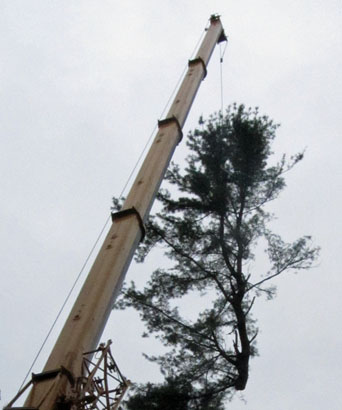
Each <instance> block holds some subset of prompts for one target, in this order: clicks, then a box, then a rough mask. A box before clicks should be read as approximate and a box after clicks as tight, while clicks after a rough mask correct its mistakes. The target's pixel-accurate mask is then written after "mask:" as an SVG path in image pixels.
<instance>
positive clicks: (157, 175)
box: [25, 16, 225, 410]
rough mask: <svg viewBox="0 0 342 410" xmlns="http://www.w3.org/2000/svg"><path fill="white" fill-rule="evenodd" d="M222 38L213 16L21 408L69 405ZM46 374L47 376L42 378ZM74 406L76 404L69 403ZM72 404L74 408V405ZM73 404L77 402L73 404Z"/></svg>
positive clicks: (217, 19)
mask: <svg viewBox="0 0 342 410" xmlns="http://www.w3.org/2000/svg"><path fill="white" fill-rule="evenodd" d="M223 40H225V36H224V31H223V28H222V24H221V21H220V19H219V17H218V16H212V17H211V18H210V26H209V28H208V29H207V31H206V35H205V37H204V39H203V41H202V44H201V46H200V48H199V50H198V53H197V55H196V57H195V58H194V59H193V60H191V61H189V68H188V71H187V74H186V76H185V78H184V80H183V82H182V84H181V86H180V88H179V91H178V93H177V95H176V97H175V99H174V101H173V104H172V106H171V108H170V110H169V112H168V114H167V117H166V119H164V120H162V121H159V124H158V125H159V130H158V133H157V135H156V137H155V139H154V141H153V144H152V146H151V148H150V151H149V152H148V154H147V156H146V158H145V160H144V163H143V165H142V167H141V169H140V171H139V174H138V176H137V177H136V179H135V181H134V183H133V186H132V188H131V191H130V192H129V194H128V196H127V199H126V201H125V203H124V205H123V208H122V210H121V211H120V212H118V213H116V214H114V215H113V224H112V226H111V228H110V230H109V232H108V234H107V237H106V239H105V240H104V243H103V245H102V247H101V250H100V251H99V253H98V256H97V258H96V260H95V262H94V264H93V266H92V268H91V270H90V272H89V274H88V277H87V279H86V281H85V283H84V285H83V288H82V289H81V291H80V294H79V296H78V298H77V300H76V302H75V304H74V306H73V308H72V310H71V313H70V315H69V317H68V319H67V320H66V323H65V325H64V328H63V329H62V331H61V333H60V336H59V338H58V340H57V342H56V344H55V346H54V348H53V350H52V352H51V354H50V356H49V359H48V361H47V363H46V365H45V367H44V370H43V372H42V373H41V376H42V377H40V378H39V377H37V375H36V377H35V380H36V381H35V382H34V383H33V387H32V389H31V392H30V393H29V396H28V398H27V400H26V403H25V406H26V407H29V408H36V409H40V410H53V409H70V408H71V406H72V405H73V404H72V401H71V400H69V399H68V398H69V397H71V396H72V388H73V383H74V382H75V381H77V380H79V378H81V377H82V357H83V353H84V352H88V351H91V350H94V349H95V348H96V347H97V345H98V343H99V339H100V337H101V334H102V332H103V329H104V326H105V324H106V322H107V320H108V317H109V314H110V312H111V310H112V307H113V304H114V301H115V299H116V296H117V295H118V293H119V291H120V289H121V285H122V282H123V280H124V278H125V274H126V271H127V269H128V266H129V264H130V262H131V260H132V257H133V254H134V251H135V250H136V248H137V246H138V244H139V241H140V240H141V239H142V237H143V235H144V222H145V221H146V219H147V217H148V215H149V211H150V209H151V206H152V204H153V201H154V199H155V196H156V193H157V191H158V189H159V186H160V184H161V181H162V180H163V177H164V174H165V171H166V169H167V166H168V164H169V162H170V160H171V157H172V155H173V152H174V150H175V148H176V146H177V144H178V143H179V141H180V140H181V138H182V127H183V125H184V122H185V120H186V118H187V115H188V113H189V110H190V107H191V105H192V102H193V100H194V98H195V95H196V93H197V90H198V88H199V86H200V83H201V80H202V79H203V78H204V77H205V75H206V66H207V64H208V62H209V59H210V56H211V54H212V52H213V50H214V48H215V45H216V43H218V42H220V41H223ZM44 375H46V377H44ZM74 405H75V403H74ZM73 408H74V407H73ZM75 408H77V405H76V407H75Z"/></svg>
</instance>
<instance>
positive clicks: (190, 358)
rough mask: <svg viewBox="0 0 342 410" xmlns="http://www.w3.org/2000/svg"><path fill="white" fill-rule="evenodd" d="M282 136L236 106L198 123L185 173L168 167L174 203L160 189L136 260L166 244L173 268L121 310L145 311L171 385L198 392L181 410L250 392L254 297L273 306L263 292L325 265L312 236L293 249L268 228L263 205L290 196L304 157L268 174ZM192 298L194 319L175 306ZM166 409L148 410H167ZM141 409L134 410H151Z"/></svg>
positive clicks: (131, 294)
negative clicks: (257, 262) (263, 255)
mask: <svg viewBox="0 0 342 410" xmlns="http://www.w3.org/2000/svg"><path fill="white" fill-rule="evenodd" d="M276 128H277V125H275V124H273V122H272V121H270V120H269V119H268V118H267V117H266V116H259V114H258V112H257V110H255V111H252V110H251V109H248V110H246V109H245V108H244V106H235V105H234V106H233V107H229V108H228V110H227V112H226V115H224V116H222V115H221V114H217V115H215V116H213V117H211V118H210V119H209V120H208V121H203V120H202V119H201V120H200V127H199V128H198V129H196V130H195V131H194V132H192V133H190V135H189V137H188V142H187V145H188V147H189V149H190V155H189V156H188V158H187V167H186V168H185V170H184V171H183V172H181V170H180V168H179V167H178V166H177V165H175V164H172V165H171V167H170V168H169V170H168V172H167V175H166V180H167V181H168V183H169V184H171V188H172V195H171V193H170V192H168V191H167V190H165V189H163V190H160V192H159V194H158V200H159V201H160V203H161V204H162V210H161V212H159V213H158V214H157V215H155V216H154V217H152V218H151V219H150V223H149V225H148V238H147V240H146V241H145V243H143V244H142V246H141V247H140V249H139V251H138V254H137V260H139V261H143V260H144V258H145V256H146V255H147V253H148V252H149V251H150V249H151V248H153V247H154V246H155V245H157V244H160V245H162V246H164V247H165V254H166V255H167V256H168V258H169V259H170V260H171V261H173V266H172V268H170V269H158V270H157V271H155V272H153V274H152V276H151V279H150V281H149V282H148V283H147V285H146V287H145V288H144V289H143V290H142V291H140V290H137V289H136V288H135V286H134V284H132V285H131V287H130V288H128V289H125V290H124V292H123V295H122V298H121V300H120V301H119V303H118V306H119V307H121V308H125V307H128V306H133V307H134V308H135V309H137V310H138V311H139V312H140V315H141V318H142V320H143V321H144V322H145V324H146V327H147V333H148V334H155V335H156V336H157V337H158V338H159V339H160V340H161V341H162V343H163V344H164V345H165V346H167V347H168V348H169V349H170V350H169V352H168V353H166V354H164V355H162V356H159V357H150V358H149V359H150V360H152V361H155V362H157V363H159V365H160V367H161V370H162V372H163V373H164V374H165V376H166V377H168V378H169V380H170V379H172V380H178V381H179V383H178V384H177V386H178V387H179V386H181V385H183V386H184V383H183V384H182V383H180V381H182V380H185V381H186V382H187V383H189V384H190V385H191V392H190V393H191V397H192V401H191V400H190V402H188V403H187V404H186V407H182V405H183V404H179V407H176V408H179V409H183V408H186V409H196V408H197V407H196V398H198V399H199V400H200V398H201V397H202V398H203V397H206V399H207V400H208V402H209V403H210V402H211V403H214V402H215V406H216V407H214V408H216V409H219V408H220V407H219V405H220V403H222V400H223V399H224V398H227V397H228V396H229V395H230V394H231V391H232V388H234V389H235V390H243V389H244V388H245V386H246V383H247V379H248V369H249V360H250V358H251V357H252V356H254V355H255V354H256V347H255V339H256V336H257V328H256V326H255V320H254V319H253V318H252V315H251V311H252V306H253V303H254V300H255V297H257V296H259V295H260V294H265V295H266V296H267V297H269V298H270V297H272V296H273V294H274V289H275V288H274V285H271V286H268V287H265V285H266V284H267V282H268V281H270V280H271V279H273V278H275V277H277V276H278V275H280V274H281V273H282V272H284V271H288V270H294V271H298V270H300V269H307V268H309V267H310V266H311V264H312V262H313V261H314V260H315V258H316V256H317V253H318V249H317V248H313V247H311V245H310V238H309V237H303V238H300V239H298V240H297V241H295V242H294V243H290V244H288V243H285V242H283V241H282V239H281V238H280V237H279V236H277V235H275V234H273V233H272V232H270V231H269V229H268V228H267V227H266V225H267V222H268V221H269V220H270V219H271V216H270V214H269V213H268V212H267V211H266V210H265V205H266V204H267V203H268V202H270V201H272V200H273V199H275V198H276V197H277V196H278V195H279V193H280V192H281V190H282V189H283V188H284V187H285V182H284V178H283V174H284V172H286V171H288V170H289V169H291V168H292V167H293V166H294V165H295V164H296V163H297V162H298V161H299V160H300V159H302V157H303V154H299V155H297V156H295V157H292V158H290V159H289V160H286V158H285V156H283V158H282V159H281V161H280V162H279V163H277V164H275V165H272V166H271V165H269V157H270V155H271V154H272V152H271V143H272V140H273V139H274V137H275V131H276ZM175 192H176V193H175ZM261 239H264V240H263V242H262V243H265V244H266V246H267V249H266V252H267V255H268V257H269V262H270V263H269V266H268V267H266V268H265V271H264V272H262V275H259V272H253V265H252V262H253V259H254V255H253V251H254V250H255V246H256V244H257V242H258V241H259V240H261ZM205 295H206V296H205ZM185 298H188V299H189V298H192V299H191V301H193V304H194V305H195V306H197V307H198V312H197V318H196V319H194V320H190V319H187V318H185V317H183V316H182V315H181V313H180V310H179V308H178V307H177V306H178V304H181V300H180V301H177V299H185ZM209 301H210V302H209ZM176 302H177V303H176ZM203 303H204V304H203ZM165 386H166V387H165ZM165 386H164V385H163V386H156V387H153V386H150V385H147V386H145V393H144V394H145V399H146V400H147V395H149V394H152V393H153V394H159V395H160V397H161V398H162V397H164V396H163V394H164V393H163V392H164V390H163V389H164V388H168V389H171V390H172V388H174V387H175V385H172V386H171V385H170V384H169V382H166V385H165ZM234 389H233V390H234ZM176 390H177V388H176ZM185 391H186V393H187V394H188V393H189V391H188V390H186V389H185ZM178 392H179V394H180V395H182V394H183V393H184V389H183V390H182V389H180V390H179V391H178ZM190 393H189V394H190ZM139 397H144V396H141V395H140V396H139ZM131 400H132V403H133V402H134V397H133V398H132V399H131ZM215 400H216V401H215ZM161 403H162V402H160V405H159V407H158V405H156V406H157V407H150V408H151V409H152V408H156V409H164V408H167V407H165V406H166V404H165V405H164V404H163V405H162V404H161ZM180 403H181V401H180ZM139 406H140V407H139ZM139 406H136V407H134V406H133V407H130V409H132V410H133V409H138V408H139V409H142V408H144V407H141V406H142V404H141V405H139ZM146 408H147V407H146ZM174 408H175V407H174ZM198 408H201V409H204V408H206V407H203V404H202V407H198ZM208 408H209V407H208Z"/></svg>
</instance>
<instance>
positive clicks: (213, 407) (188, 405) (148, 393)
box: [126, 378, 223, 410]
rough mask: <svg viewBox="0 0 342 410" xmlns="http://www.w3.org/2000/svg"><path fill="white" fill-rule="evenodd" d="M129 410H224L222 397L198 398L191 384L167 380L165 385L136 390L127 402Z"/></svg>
mask: <svg viewBox="0 0 342 410" xmlns="http://www.w3.org/2000/svg"><path fill="white" fill-rule="evenodd" d="M126 408H127V410H137V409H139V410H154V409H155V410H161V409H163V410H189V409H198V410H223V407H222V405H221V399H220V397H216V398H214V399H212V398H211V397H206V396H205V395H203V396H202V397H199V398H198V397H196V395H195V394H194V388H193V387H192V386H191V383H189V382H181V381H180V380H176V379H171V378H167V379H166V380H165V382H164V383H163V384H157V385H153V384H151V383H147V384H146V385H144V386H142V387H140V388H136V389H135V394H134V395H133V396H132V397H131V398H130V399H129V400H128V401H127V402H126Z"/></svg>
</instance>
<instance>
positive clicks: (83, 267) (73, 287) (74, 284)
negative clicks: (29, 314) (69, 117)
mask: <svg viewBox="0 0 342 410" xmlns="http://www.w3.org/2000/svg"><path fill="white" fill-rule="evenodd" d="M110 219H111V216H109V217H108V218H107V220H106V222H105V224H104V226H103V228H102V229H101V231H100V233H99V235H98V236H97V238H96V240H95V242H94V245H93V246H92V248H91V250H90V252H89V254H88V256H87V257H86V259H85V261H84V263H83V265H82V267H81V270H80V271H79V273H78V275H77V277H76V279H75V281H74V283H73V285H72V286H71V289H70V290H69V293H68V294H67V297H66V298H65V300H64V302H63V304H62V306H61V308H60V309H59V311H58V313H57V316H56V318H55V320H54V321H53V323H52V325H51V327H50V329H49V331H48V333H47V335H46V336H45V339H44V341H43V343H42V345H41V347H40V348H39V350H38V353H37V354H36V356H35V358H34V360H33V362H32V364H31V367H30V368H29V370H28V372H27V374H26V376H25V378H24V380H23V382H22V384H21V386H20V388H19V391H20V390H21V389H22V387H23V385H24V383H25V382H26V380H27V378H28V376H29V374H30V372H31V370H32V368H33V366H34V365H35V364H36V361H37V360H38V357H39V355H40V353H41V351H42V350H43V348H44V346H45V344H46V342H47V340H48V338H49V336H50V334H51V332H52V331H53V329H54V327H55V325H56V323H57V320H58V319H59V317H60V315H61V314H62V312H63V310H64V307H65V305H66V304H67V302H68V300H69V299H70V296H71V294H72V291H73V290H74V289H75V286H76V284H77V282H78V280H79V279H80V277H81V275H82V273H83V271H84V269H85V267H86V265H87V263H88V261H89V259H90V257H91V256H92V254H93V252H94V249H95V248H96V246H97V244H98V242H99V240H100V238H101V236H102V234H103V232H104V230H105V228H106V226H107V224H108V222H109V220H110Z"/></svg>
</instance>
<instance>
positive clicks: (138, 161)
mask: <svg viewBox="0 0 342 410" xmlns="http://www.w3.org/2000/svg"><path fill="white" fill-rule="evenodd" d="M206 29H207V28H205V30H204V31H202V33H201V36H200V37H199V40H198V41H197V43H196V46H195V47H194V50H193V51H192V53H191V58H192V57H193V55H194V54H195V52H196V51H197V49H198V46H199V44H200V42H201V40H202V38H203V36H204V33H205V31H206ZM187 68H188V66H187V65H186V66H185V68H184V69H183V71H182V73H181V75H180V77H179V79H178V81H177V83H176V85H175V87H174V88H173V91H172V93H171V95H170V97H169V98H168V100H167V102H166V104H165V106H164V108H163V110H162V112H161V114H160V118H162V117H163V115H164V113H165V111H166V109H167V108H168V106H169V104H170V101H171V99H172V98H173V96H174V95H175V93H176V91H177V89H178V87H179V84H180V83H181V81H182V79H183V77H184V74H185V72H186V70H187ZM156 128H157V124H156V125H155V126H154V127H153V130H152V132H151V134H150V136H149V138H148V140H147V142H146V144H145V145H144V147H143V149H142V151H141V153H140V155H139V157H138V159H137V161H136V163H135V165H134V167H133V169H132V171H131V172H130V174H129V176H128V178H127V181H126V182H125V184H124V186H123V188H122V190H121V193H120V196H119V199H121V198H122V196H123V194H124V192H125V190H126V188H127V186H128V184H129V182H130V181H131V179H132V177H133V175H134V173H135V171H136V169H137V167H138V165H139V163H140V161H141V159H142V157H143V155H144V153H145V151H146V149H147V147H148V146H149V144H150V142H151V140H152V137H153V135H154V133H155V131H156ZM110 219H111V215H109V216H108V217H107V219H106V221H105V223H104V225H103V227H102V229H101V231H100V233H99V234H98V236H97V238H96V240H95V242H94V244H93V246H92V247H91V249H90V252H89V253H88V256H87V257H86V259H85V261H84V263H83V265H82V267H81V269H80V271H79V273H78V275H77V277H76V279H75V280H74V283H73V284H72V286H71V288H70V290H69V292H68V294H67V296H66V298H65V300H64V302H63V303H62V306H61V308H60V309H59V311H58V313H57V316H56V318H55V319H54V321H53V322H52V325H51V326H50V328H49V330H48V332H47V334H46V336H45V338H44V340H43V342H42V345H41V346H40V348H39V349H38V352H37V353H36V356H35V358H34V359H33V362H32V364H31V366H30V368H29V370H28V371H27V373H26V376H25V378H24V380H23V382H22V384H21V386H20V387H19V390H18V391H19V392H20V390H21V389H22V388H23V386H24V384H25V382H26V380H27V378H28V376H29V374H30V372H31V371H32V369H33V367H34V365H35V364H36V362H37V360H38V358H39V356H40V354H41V352H42V350H43V348H44V346H45V345H46V343H47V341H48V339H49V337H50V335H51V333H52V331H53V329H54V328H55V325H56V323H57V321H58V319H59V318H60V316H61V314H62V312H63V310H64V308H65V306H66V304H67V302H68V301H69V299H70V297H71V294H72V292H73V290H74V289H75V287H76V285H77V283H78V281H79V279H80V278H81V276H82V273H83V272H84V270H85V267H86V266H87V264H88V262H89V260H90V258H91V256H92V255H93V252H94V250H95V248H96V246H97V245H98V243H99V241H100V239H101V237H102V235H103V233H104V231H105V229H106V226H107V225H108V222H109V221H110Z"/></svg>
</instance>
